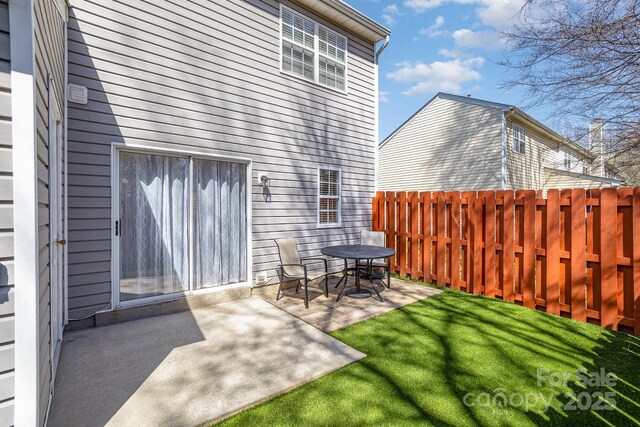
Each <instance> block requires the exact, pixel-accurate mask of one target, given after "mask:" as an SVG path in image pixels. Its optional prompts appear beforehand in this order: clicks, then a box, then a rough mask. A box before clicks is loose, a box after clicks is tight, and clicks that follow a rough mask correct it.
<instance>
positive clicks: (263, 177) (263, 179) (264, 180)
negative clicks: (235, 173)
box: [258, 173, 269, 187]
mask: <svg viewBox="0 0 640 427" xmlns="http://www.w3.org/2000/svg"><path fill="white" fill-rule="evenodd" d="M259 176H260V178H258V184H259V185H260V187H268V186H269V177H268V176H267V174H266V173H263V174H260V175H259Z"/></svg>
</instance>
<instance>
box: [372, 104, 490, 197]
mask: <svg viewBox="0 0 640 427" xmlns="http://www.w3.org/2000/svg"><path fill="white" fill-rule="evenodd" d="M501 135H502V111H501V110H500V109H498V108H492V107H487V106H482V105H475V104H471V103H467V102H461V101H456V100H452V99H446V98H440V97H436V98H434V99H433V100H432V101H431V102H430V103H429V104H428V105H427V106H426V107H425V108H423V109H422V110H421V111H419V112H418V113H417V114H416V115H415V116H414V117H413V118H411V119H410V120H409V121H408V122H407V123H406V124H405V125H404V126H403V127H402V128H401V129H400V130H399V131H398V132H396V133H395V135H393V136H392V137H391V138H389V139H388V140H387V141H386V142H385V143H384V144H383V145H382V146H381V147H380V150H379V166H378V189H379V190H381V191H437V190H445V191H451V190H487V189H500V188H501V173H502V172H501V164H502V161H501V141H502V139H501Z"/></svg>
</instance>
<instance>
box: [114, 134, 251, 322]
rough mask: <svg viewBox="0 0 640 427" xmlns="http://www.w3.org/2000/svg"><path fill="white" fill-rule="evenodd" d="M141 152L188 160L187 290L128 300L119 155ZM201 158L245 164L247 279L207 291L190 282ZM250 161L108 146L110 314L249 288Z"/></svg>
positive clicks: (157, 147)
mask: <svg viewBox="0 0 640 427" xmlns="http://www.w3.org/2000/svg"><path fill="white" fill-rule="evenodd" d="M121 152H129V153H141V154H155V155H160V156H173V157H188V158H189V159H190V160H189V173H188V179H189V183H188V187H189V213H188V215H189V219H188V233H187V238H188V259H189V268H188V271H189V279H188V285H189V288H188V289H187V290H185V291H180V292H173V293H169V294H163V295H156V296H151V297H144V298H136V299H132V300H128V301H122V300H121V299H120V236H119V235H116V221H118V220H119V218H120V153H121ZM194 158H198V159H204V160H214V161H224V162H232V163H238V164H243V165H245V168H246V169H245V176H246V181H245V187H246V191H245V193H246V194H245V197H246V206H247V208H246V209H247V211H246V218H247V220H246V225H245V226H246V234H245V235H246V236H247V237H246V238H247V242H246V247H247V253H246V257H247V261H246V265H247V269H246V270H247V271H246V274H247V279H246V281H244V282H240V283H232V284H228V285H221V286H214V287H209V288H202V289H194V283H193V202H192V197H193V194H192V193H193V182H192V181H193V179H192V178H193V161H192V159H194ZM252 176H253V175H252V161H251V159H249V158H245V157H230V156H223V155H220V154H217V153H216V151H215V150H207V149H205V148H197V147H193V148H184V147H182V146H176V145H174V144H169V143H154V144H146V143H140V144H138V143H136V144H132V143H120V142H113V143H112V144H111V309H110V310H105V311H111V310H115V309H118V308H128V307H137V306H144V305H149V304H155V303H159V302H164V301H170V300H175V299H180V298H184V297H186V296H189V295H201V294H209V293H215V292H221V291H225V290H229V289H234V288H244V287H251V286H252V277H253V265H252V253H253V250H252V240H253V239H252V235H251V231H252V228H253V227H252V226H251V225H252V190H251V183H252Z"/></svg>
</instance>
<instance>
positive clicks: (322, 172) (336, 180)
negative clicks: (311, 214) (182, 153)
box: [318, 167, 342, 227]
mask: <svg viewBox="0 0 640 427" xmlns="http://www.w3.org/2000/svg"><path fill="white" fill-rule="evenodd" d="M340 175H341V171H340V170H339V169H332V168H325V167H321V168H319V169H318V226H319V227H329V226H339V225H340V223H341V221H342V218H341V215H340V211H341V209H340V205H341V192H342V189H341V179H340V178H341V176H340Z"/></svg>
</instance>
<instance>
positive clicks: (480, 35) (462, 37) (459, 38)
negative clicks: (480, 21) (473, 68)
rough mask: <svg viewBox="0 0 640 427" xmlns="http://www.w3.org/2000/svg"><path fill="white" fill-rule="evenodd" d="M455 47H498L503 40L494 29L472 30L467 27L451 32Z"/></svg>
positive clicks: (487, 48)
mask: <svg viewBox="0 0 640 427" xmlns="http://www.w3.org/2000/svg"><path fill="white" fill-rule="evenodd" d="M452 37H453V40H454V41H455V43H456V47H472V48H474V47H479V48H483V49H486V50H494V49H500V48H501V47H502V46H503V45H504V42H503V40H502V38H501V37H500V34H498V33H497V32H496V31H472V30H469V29H467V28H463V29H460V30H456V31H454V32H453V34H452Z"/></svg>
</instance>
